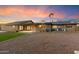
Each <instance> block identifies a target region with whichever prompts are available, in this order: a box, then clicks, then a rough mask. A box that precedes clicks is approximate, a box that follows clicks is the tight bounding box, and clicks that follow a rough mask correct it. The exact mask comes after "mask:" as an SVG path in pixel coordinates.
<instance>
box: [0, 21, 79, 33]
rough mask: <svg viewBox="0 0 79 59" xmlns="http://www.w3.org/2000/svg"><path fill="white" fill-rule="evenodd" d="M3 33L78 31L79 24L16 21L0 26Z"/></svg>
mask: <svg viewBox="0 0 79 59" xmlns="http://www.w3.org/2000/svg"><path fill="white" fill-rule="evenodd" d="M0 29H1V30H4V31H32V32H50V31H79V24H78V23H76V22H65V21H59V22H44V23H35V22H33V21H32V20H28V21H17V22H13V23H8V24H6V25H1V26H0Z"/></svg>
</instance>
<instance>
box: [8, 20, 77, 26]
mask: <svg viewBox="0 0 79 59" xmlns="http://www.w3.org/2000/svg"><path fill="white" fill-rule="evenodd" d="M29 24H37V25H40V24H46V25H51V24H54V25H63V24H72V25H73V24H77V22H72V21H58V22H45V23H41V22H40V23H34V22H33V21H32V20H28V21H17V22H12V23H8V24H7V25H29Z"/></svg>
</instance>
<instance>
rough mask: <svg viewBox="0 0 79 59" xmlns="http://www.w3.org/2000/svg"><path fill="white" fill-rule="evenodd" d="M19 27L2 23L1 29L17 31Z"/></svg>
mask: <svg viewBox="0 0 79 59" xmlns="http://www.w3.org/2000/svg"><path fill="white" fill-rule="evenodd" d="M17 29H18V27H17V26H14V25H13V26H7V25H2V26H1V30H3V31H16V30H17Z"/></svg>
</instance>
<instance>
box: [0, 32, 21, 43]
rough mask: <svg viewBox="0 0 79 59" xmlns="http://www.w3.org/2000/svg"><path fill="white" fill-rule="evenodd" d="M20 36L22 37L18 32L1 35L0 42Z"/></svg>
mask: <svg viewBox="0 0 79 59" xmlns="http://www.w3.org/2000/svg"><path fill="white" fill-rule="evenodd" d="M21 35H23V33H20V32H6V33H1V34H0V42H1V41H5V40H8V39H12V38H16V37H18V36H21Z"/></svg>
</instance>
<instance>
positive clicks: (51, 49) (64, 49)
mask: <svg viewBox="0 0 79 59" xmlns="http://www.w3.org/2000/svg"><path fill="white" fill-rule="evenodd" d="M76 50H79V32H73V33H72V32H43V33H42V32H41V33H31V34H25V35H23V36H20V37H17V38H15V39H11V40H8V41H3V42H0V53H12V54H15V53H16V54H19V53H23V54H25V53H26V54H32V53H34V54H35V53H36V54H72V53H74V51H76Z"/></svg>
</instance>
